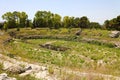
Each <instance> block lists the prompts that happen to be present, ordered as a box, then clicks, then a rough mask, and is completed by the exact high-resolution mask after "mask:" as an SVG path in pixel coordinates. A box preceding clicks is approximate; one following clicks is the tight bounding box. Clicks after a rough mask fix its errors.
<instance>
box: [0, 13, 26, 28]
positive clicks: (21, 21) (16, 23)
mask: <svg viewBox="0 0 120 80" xmlns="http://www.w3.org/2000/svg"><path fill="white" fill-rule="evenodd" d="M2 18H3V19H4V20H6V23H7V27H8V28H17V30H19V28H20V27H25V26H26V20H27V18H28V16H27V14H26V13H25V12H17V11H14V12H7V13H5V14H3V15H2Z"/></svg>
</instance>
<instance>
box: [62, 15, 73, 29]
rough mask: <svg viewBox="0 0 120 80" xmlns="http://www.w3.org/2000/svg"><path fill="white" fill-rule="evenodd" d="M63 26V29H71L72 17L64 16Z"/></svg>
mask: <svg viewBox="0 0 120 80" xmlns="http://www.w3.org/2000/svg"><path fill="white" fill-rule="evenodd" d="M63 24H64V27H65V28H72V27H73V26H74V17H69V16H65V17H64V18H63Z"/></svg>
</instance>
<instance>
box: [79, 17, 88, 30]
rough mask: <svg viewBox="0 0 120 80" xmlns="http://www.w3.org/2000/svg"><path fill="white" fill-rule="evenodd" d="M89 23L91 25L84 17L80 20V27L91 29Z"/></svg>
mask: <svg viewBox="0 0 120 80" xmlns="http://www.w3.org/2000/svg"><path fill="white" fill-rule="evenodd" d="M89 23H90V21H89V20H88V18H87V17H86V16H83V17H81V18H80V24H79V26H80V27H81V28H89Z"/></svg>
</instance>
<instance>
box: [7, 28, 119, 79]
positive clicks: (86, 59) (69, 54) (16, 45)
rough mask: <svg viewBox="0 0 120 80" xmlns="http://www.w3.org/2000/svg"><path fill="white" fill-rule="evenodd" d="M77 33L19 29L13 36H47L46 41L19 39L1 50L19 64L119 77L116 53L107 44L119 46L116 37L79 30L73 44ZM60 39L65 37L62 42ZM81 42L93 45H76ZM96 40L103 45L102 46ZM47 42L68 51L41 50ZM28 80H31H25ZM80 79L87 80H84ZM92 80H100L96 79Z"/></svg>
mask: <svg viewBox="0 0 120 80" xmlns="http://www.w3.org/2000/svg"><path fill="white" fill-rule="evenodd" d="M77 30H78V28H72V29H71V30H70V31H69V30H68V29H65V28H62V29H58V30H56V29H53V30H49V29H45V28H43V29H41V28H40V29H32V30H31V29H21V30H20V32H17V35H44V36H50V38H46V39H44V38H43V39H28V40H26V41H22V40H19V39H18V40H15V41H14V42H10V43H9V44H8V45H5V50H8V52H9V54H10V55H9V54H8V53H5V54H6V55H7V56H9V57H11V58H14V57H19V56H20V57H21V58H22V60H27V61H29V62H37V63H43V64H47V65H51V64H52V65H55V66H59V67H66V68H70V69H72V70H80V71H83V72H84V71H85V72H89V71H91V72H97V73H104V74H111V75H115V76H120V67H119V66H120V50H119V49H117V48H113V44H111V43H112V42H119V41H120V37H119V38H110V37H109V36H108V35H109V33H110V31H107V30H100V29H97V30H96V29H83V31H82V34H81V35H80V37H79V38H78V41H76V40H74V37H75V32H76V31H77ZM9 31H10V30H9ZM55 36H57V37H62V38H63V39H55V38H54V37H55ZM64 36H69V37H68V38H67V40H66V38H64ZM52 37H53V38H52ZM83 38H87V39H95V40H97V41H92V42H90V43H86V42H84V43H83V42H79V40H81V39H83ZM100 40H101V41H105V44H104V43H102V42H101V41H100ZM99 41H100V42H99ZM47 42H52V43H51V44H52V45H55V46H64V47H67V48H70V49H68V50H67V51H64V52H62V51H54V50H50V49H45V48H42V47H40V46H39V45H40V44H45V43H47ZM13 55H14V56H13ZM49 72H50V73H51V74H53V73H54V71H53V69H52V68H51V67H50V68H49ZM64 77H65V76H64ZM66 77H67V79H68V80H70V79H71V80H72V79H73V80H74V79H75V78H77V77H76V76H74V75H70V76H66ZM66 77H65V78H66ZM26 78H27V77H26ZM28 78H29V76H28ZM20 79H22V78H20ZM20 79H19V80H20ZM32 79H33V78H31V79H28V80H32ZM81 79H82V80H87V78H81ZM26 80H27V79H26ZM33 80H34V79H33ZM96 80H103V79H102V78H98V77H97V78H96Z"/></svg>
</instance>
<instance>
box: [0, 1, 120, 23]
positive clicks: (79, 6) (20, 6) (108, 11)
mask: <svg viewBox="0 0 120 80" xmlns="http://www.w3.org/2000/svg"><path fill="white" fill-rule="evenodd" d="M38 10H46V11H51V12H53V13H58V14H60V15H61V16H62V17H63V16H66V15H68V16H75V17H82V16H87V17H88V18H89V20H90V21H96V22H99V23H103V22H104V21H105V20H106V19H112V18H114V17H116V16H118V15H120V0H1V1H0V21H2V18H1V16H2V15H3V14H4V13H5V12H8V11H11V12H12V11H25V12H26V13H27V14H28V15H29V19H32V18H33V17H34V14H35V13H36V11H38Z"/></svg>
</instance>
